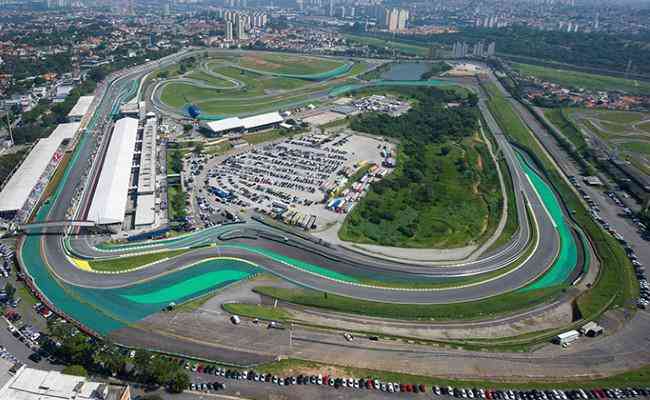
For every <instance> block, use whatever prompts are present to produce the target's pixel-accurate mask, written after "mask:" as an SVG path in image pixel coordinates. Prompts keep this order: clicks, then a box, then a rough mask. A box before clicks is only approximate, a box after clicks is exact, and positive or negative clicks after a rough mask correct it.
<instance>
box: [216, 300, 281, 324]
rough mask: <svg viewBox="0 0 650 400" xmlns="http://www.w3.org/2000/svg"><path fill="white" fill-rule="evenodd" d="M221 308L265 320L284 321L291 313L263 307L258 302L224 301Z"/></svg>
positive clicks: (232, 312) (235, 313)
mask: <svg viewBox="0 0 650 400" xmlns="http://www.w3.org/2000/svg"><path fill="white" fill-rule="evenodd" d="M222 307H223V309H224V310H226V311H228V312H229V313H231V314H234V315H241V316H244V317H249V318H259V319H264V320H267V321H284V320H286V319H289V318H290V317H291V315H290V314H289V313H288V312H287V311H285V310H284V309H282V308H272V307H265V306H261V305H258V304H242V303H226V304H224V305H223V306H222Z"/></svg>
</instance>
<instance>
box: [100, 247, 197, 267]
mask: <svg viewBox="0 0 650 400" xmlns="http://www.w3.org/2000/svg"><path fill="white" fill-rule="evenodd" d="M188 251H189V250H187V249H183V250H173V251H164V252H160V253H151V254H142V255H139V256H132V257H119V258H114V259H111V260H91V261H89V263H90V267H91V268H92V269H93V270H95V271H103V272H120V271H128V270H130V269H133V268H137V267H141V266H143V265H147V264H151V263H152V262H155V261H159V260H163V259H165V258H171V257H174V256H178V255H181V254H183V253H187V252H188Z"/></svg>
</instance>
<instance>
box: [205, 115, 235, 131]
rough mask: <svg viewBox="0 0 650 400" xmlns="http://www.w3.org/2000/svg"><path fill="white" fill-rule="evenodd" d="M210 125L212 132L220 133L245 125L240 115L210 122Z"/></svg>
mask: <svg viewBox="0 0 650 400" xmlns="http://www.w3.org/2000/svg"><path fill="white" fill-rule="evenodd" d="M207 125H208V127H209V128H210V129H211V130H212V132H215V133H220V132H227V131H230V130H233V129H240V128H243V127H244V124H243V123H242V120H241V119H240V118H239V117H232V118H226V119H222V120H219V121H211V122H208V124H207Z"/></svg>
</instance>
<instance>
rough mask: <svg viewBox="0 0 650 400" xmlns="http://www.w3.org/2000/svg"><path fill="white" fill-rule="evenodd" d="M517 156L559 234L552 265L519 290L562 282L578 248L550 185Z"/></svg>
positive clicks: (572, 267)
mask: <svg viewBox="0 0 650 400" xmlns="http://www.w3.org/2000/svg"><path fill="white" fill-rule="evenodd" d="M517 157H518V159H519V163H520V164H521V166H522V169H523V171H524V172H525V173H526V175H528V177H529V178H530V180H531V182H532V183H533V186H534V187H535V189H536V190H537V193H539V195H540V196H541V198H542V202H543V203H544V205H545V206H546V209H547V210H548V212H549V214H550V215H551V219H552V220H553V223H554V224H555V227H556V231H557V232H558V234H559V235H560V251H559V254H558V256H557V258H556V260H555V262H554V263H553V266H551V268H549V269H548V271H546V272H545V273H544V274H543V275H542V276H540V277H539V278H538V279H537V280H535V281H534V282H532V283H531V284H529V285H527V286H526V287H524V288H522V289H521V290H525V291H528V290H535V289H543V288H548V287H551V286H556V285H561V284H564V283H566V281H567V280H568V279H569V276H570V275H571V272H573V270H574V268H575V267H576V265H577V263H578V249H577V246H576V243H575V240H574V238H573V235H572V234H571V229H570V228H569V225H568V224H567V221H566V218H565V216H564V213H563V212H562V206H561V205H560V202H559V201H558V199H557V197H556V196H555V193H553V190H552V189H551V187H550V186H549V185H548V184H547V183H546V182H545V181H544V180H543V179H542V178H541V177H540V176H539V175H538V174H537V173H536V172H535V171H534V170H533V169H532V168H531V167H530V165H529V164H528V162H526V160H525V159H524V158H523V157H522V156H521V155H520V154H517Z"/></svg>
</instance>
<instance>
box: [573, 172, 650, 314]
mask: <svg viewBox="0 0 650 400" xmlns="http://www.w3.org/2000/svg"><path fill="white" fill-rule="evenodd" d="M569 179H570V180H571V182H572V183H573V184H574V185H576V187H578V188H579V185H578V184H577V182H576V180H575V177H569ZM580 193H581V194H582V197H583V199H585V201H586V202H587V203H588V204H589V207H590V209H591V215H592V216H593V218H594V219H595V220H596V221H597V222H598V223H600V225H601V226H602V227H603V229H605V230H606V231H607V232H609V233H610V234H611V235H612V236H613V237H614V238H615V239H616V240H618V242H619V243H621V244H622V245H623V246H624V247H625V252H626V253H627V257H628V258H629V260H630V262H631V263H632V265H633V266H634V270H635V274H636V277H637V279H638V281H639V298H638V299H637V302H636V305H637V307H639V308H642V309H645V308H648V306H650V283H648V280H647V277H646V274H645V267H644V266H643V264H642V263H641V261H639V258H638V257H637V255H636V253H635V252H634V249H633V248H632V247H630V245H629V244H628V242H627V240H625V238H624V237H623V236H622V235H621V234H620V233H618V232H617V231H616V230H615V229H614V227H612V226H611V225H610V224H609V223H608V222H607V221H606V220H605V219H604V218H602V217H601V216H600V214H599V212H600V208H599V207H598V205H597V204H596V203H595V202H594V201H593V200H592V199H591V197H590V196H589V195H587V194H586V193H585V192H584V190H581V191H580ZM605 194H606V195H607V197H609V198H610V199H611V200H612V201H613V202H614V203H615V204H616V205H617V206H618V207H620V208H622V209H623V214H624V216H625V217H627V218H631V219H632V222H633V223H634V225H635V226H636V227H637V228H638V231H639V234H640V235H641V237H643V238H644V239H646V240H647V239H648V228H647V227H646V226H645V225H644V224H643V223H642V222H641V220H639V219H638V218H636V217H634V216H633V215H634V214H633V212H632V210H630V209H629V208H628V207H626V206H625V204H624V203H623V201H622V200H621V199H620V198H619V197H618V195H617V194H616V193H614V192H605Z"/></svg>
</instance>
